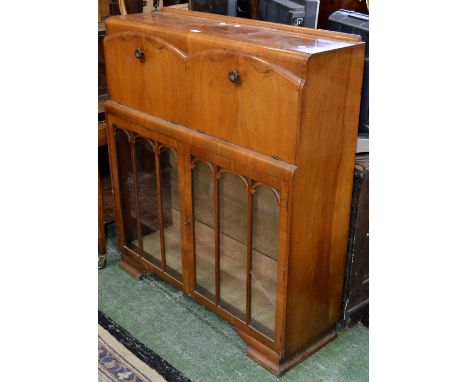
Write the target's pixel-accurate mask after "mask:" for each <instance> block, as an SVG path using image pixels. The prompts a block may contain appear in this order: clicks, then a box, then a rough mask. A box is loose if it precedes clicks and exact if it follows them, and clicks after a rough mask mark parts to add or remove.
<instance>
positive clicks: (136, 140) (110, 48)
mask: <svg viewBox="0 0 468 382" xmlns="http://www.w3.org/2000/svg"><path fill="white" fill-rule="evenodd" d="M106 32H107V37H106V39H105V43H104V44H105V55H106V63H107V80H108V88H109V101H107V103H106V112H107V125H108V136H109V145H110V151H111V162H112V177H113V186H114V195H115V205H116V222H117V229H118V236H119V248H120V250H121V252H122V260H121V266H122V267H123V268H124V269H126V270H127V271H129V272H130V273H133V274H134V275H139V274H141V273H143V272H152V273H154V274H156V275H158V276H160V277H161V278H163V279H165V280H167V281H168V282H170V283H171V284H173V285H175V286H176V287H178V288H180V289H181V290H183V291H184V292H185V293H187V294H188V295H190V296H192V297H193V298H194V299H195V300H197V301H198V302H200V303H202V304H204V305H206V306H207V307H208V308H210V309H212V310H213V311H215V312H216V313H218V314H219V315H221V316H222V317H224V318H225V319H226V320H228V321H229V322H231V323H232V324H233V325H234V327H235V329H236V331H237V332H238V334H239V335H240V336H241V337H242V338H243V339H244V340H245V342H246V343H247V354H248V355H249V356H250V357H252V358H253V359H254V360H256V361H257V362H258V363H260V364H261V365H263V366H265V367H266V368H267V369H269V370H270V371H272V372H273V373H275V374H276V375H280V374H282V373H283V372H285V371H286V370H287V369H288V368H290V367H292V366H293V365H295V364H297V363H298V362H300V361H301V360H302V359H304V358H305V357H307V356H308V355H310V354H311V353H313V352H314V351H316V350H318V349H319V348H320V347H322V346H323V345H325V344H326V343H327V342H328V341H330V340H331V339H333V338H334V336H335V324H336V322H337V321H338V320H339V317H340V307H341V305H340V304H341V297H342V289H343V277H344V267H345V257H346V244H347V233H348V222H349V213H350V204H351V190H352V182H353V168H354V153H355V145H356V136H357V127H358V116H359V103H360V94H361V82H362V71H363V62H364V44H363V43H361V42H360V40H359V37H357V36H351V35H345V34H339V33H332V32H327V31H320V30H313V29H306V28H294V27H290V26H285V25H280V24H272V23H266V22H259V21H254V20H243V19H242V20H241V19H236V18H230V17H225V16H218V15H212V14H202V13H197V12H188V11H180V10H171V11H166V10H165V11H160V12H155V13H152V14H138V15H128V16H119V17H111V18H109V19H108V20H107V21H106ZM154 319H155V320H156V319H157V317H154Z"/></svg>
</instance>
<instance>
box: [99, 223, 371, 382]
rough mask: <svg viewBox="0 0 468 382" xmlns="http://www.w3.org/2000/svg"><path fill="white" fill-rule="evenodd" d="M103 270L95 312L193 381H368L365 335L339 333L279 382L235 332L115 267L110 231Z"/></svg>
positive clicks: (155, 283)
mask: <svg viewBox="0 0 468 382" xmlns="http://www.w3.org/2000/svg"><path fill="white" fill-rule="evenodd" d="M107 250H108V258H107V267H106V268H105V269H102V270H100V271H99V309H100V310H102V311H103V312H104V313H106V314H107V315H108V316H109V317H110V318H112V319H113V320H114V321H116V322H117V323H118V324H120V325H121V326H122V327H124V328H125V329H126V330H128V331H129V332H130V333H131V334H132V335H133V336H134V337H136V338H137V339H138V340H140V341H141V342H143V343H144V344H145V345H147V346H148V347H149V348H151V349H152V350H153V351H154V352H156V353H157V354H159V355H160V356H161V357H163V358H164V359H166V360H167V361H168V362H170V363H171V364H172V365H173V366H174V367H176V368H177V369H179V370H180V371H181V372H182V373H183V374H184V375H185V376H187V377H188V378H190V379H191V380H193V381H203V382H212V381H223V382H229V381H235V382H243V381H245V382H255V381H259V382H268V381H281V382H289V381H300V382H309V381H332V382H351V381H367V380H368V378H369V377H368V372H369V368H368V364H369V346H368V340H369V331H368V329H366V328H365V327H364V326H362V325H360V324H359V325H358V326H355V327H353V328H352V329H350V330H347V331H340V332H339V333H338V337H337V338H336V339H335V340H334V341H332V342H331V343H330V344H329V345H327V346H326V347H325V348H323V349H322V350H320V351H319V352H318V353H316V354H314V355H313V356H312V357H310V358H308V359H307V360H305V361H304V362H302V363H301V364H300V365H298V366H297V367H295V368H294V369H292V370H291V371H289V372H288V373H286V374H285V375H284V376H283V377H281V378H280V379H278V378H276V377H274V376H273V375H272V374H270V373H269V372H267V371H266V370H265V369H264V368H262V367H261V366H259V365H257V364H256V363H255V362H253V361H252V360H250V359H249V358H248V357H247V356H246V355H245V354H244V351H245V345H244V343H243V341H242V340H241V339H240V338H239V337H238V336H237V334H236V333H235V332H234V330H233V328H232V327H231V326H230V325H229V324H228V323H227V322H226V321H224V320H222V319H221V318H219V317H218V316H217V315H215V314H214V313H212V312H210V311H208V310H207V309H205V308H204V307H203V306H201V305H199V304H198V303H195V302H194V301H192V300H191V299H190V298H188V297H187V296H185V295H184V294H183V293H182V292H180V291H178V290H177V289H175V288H174V287H172V286H171V285H169V284H167V283H165V282H164V281H161V280H159V279H158V278H156V277H152V276H151V277H147V278H144V279H143V280H142V281H137V280H135V279H133V278H132V277H130V276H129V275H127V274H126V273H125V272H124V271H122V270H121V269H120V268H119V267H118V266H117V262H118V260H119V258H120V254H119V252H118V250H117V246H116V242H115V231H114V229H113V227H111V228H110V229H109V240H108V243H107Z"/></svg>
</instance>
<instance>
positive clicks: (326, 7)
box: [317, 0, 369, 29]
mask: <svg viewBox="0 0 468 382" xmlns="http://www.w3.org/2000/svg"><path fill="white" fill-rule="evenodd" d="M339 9H348V10H350V11H356V12H359V13H364V14H368V13H369V10H368V9H367V4H366V1H365V0H361V1H359V0H321V1H320V10H319V21H318V25H317V28H320V29H327V25H328V18H329V17H330V15H331V14H332V13H333V12H336V11H337V10H339Z"/></svg>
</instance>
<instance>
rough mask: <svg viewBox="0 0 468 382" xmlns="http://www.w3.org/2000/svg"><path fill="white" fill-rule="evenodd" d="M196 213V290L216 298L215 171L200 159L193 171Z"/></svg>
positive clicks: (212, 298)
mask: <svg viewBox="0 0 468 382" xmlns="http://www.w3.org/2000/svg"><path fill="white" fill-rule="evenodd" d="M192 190H193V216H194V220H195V222H194V223H195V262H196V264H195V266H196V268H195V269H196V283H197V284H196V290H197V291H198V292H199V293H200V294H202V295H204V296H205V297H207V298H209V299H210V300H212V301H214V300H215V297H214V296H215V267H214V262H215V260H214V259H215V233H214V200H215V198H214V182H213V173H212V171H211V169H210V168H209V167H208V165H207V164H206V163H203V162H197V163H196V167H195V168H194V169H193V172H192Z"/></svg>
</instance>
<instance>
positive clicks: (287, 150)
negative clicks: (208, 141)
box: [187, 49, 302, 163]
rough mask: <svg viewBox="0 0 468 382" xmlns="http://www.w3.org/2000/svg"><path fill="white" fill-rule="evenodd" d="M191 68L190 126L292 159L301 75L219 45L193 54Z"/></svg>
mask: <svg viewBox="0 0 468 382" xmlns="http://www.w3.org/2000/svg"><path fill="white" fill-rule="evenodd" d="M187 71H188V85H189V91H188V97H189V100H190V104H189V116H188V126H189V127H190V128H192V129H195V130H199V131H203V132H206V133H207V134H210V135H213V136H215V137H218V138H221V139H223V140H227V141H229V142H232V143H234V144H237V145H239V146H243V147H246V148H249V149H251V150H254V151H256V152H259V153H262V154H265V155H268V156H274V157H278V158H281V159H282V160H283V161H286V162H289V163H293V162H294V158H295V150H296V138H297V133H298V128H299V116H300V95H301V90H302V79H300V78H299V77H297V76H296V75H294V74H293V73H291V72H289V71H287V70H286V69H284V68H283V67H281V66H279V65H276V64H272V63H270V62H268V61H266V60H262V59H259V58H257V57H255V56H252V55H247V54H243V53H238V52H234V51H228V50H218V49H215V50H209V51H205V52H201V53H196V54H193V55H191V56H189V58H188V60H187ZM229 73H235V74H237V75H238V78H237V79H234V80H230V78H229Z"/></svg>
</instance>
